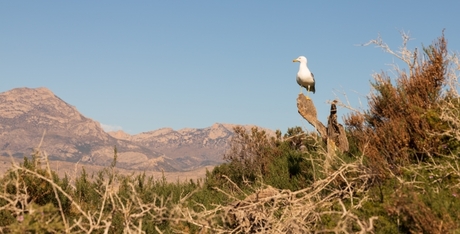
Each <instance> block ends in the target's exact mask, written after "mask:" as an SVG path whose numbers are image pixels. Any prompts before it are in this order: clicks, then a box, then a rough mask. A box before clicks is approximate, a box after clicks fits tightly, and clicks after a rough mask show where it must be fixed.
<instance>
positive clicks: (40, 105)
mask: <svg viewBox="0 0 460 234" xmlns="http://www.w3.org/2000/svg"><path fill="white" fill-rule="evenodd" d="M42 136H44V137H43V142H42V144H41V145H40V149H41V150H43V151H45V152H46V153H47V155H48V157H49V158H50V159H54V160H64V161H72V162H77V161H80V162H83V163H90V164H95V165H108V164H109V163H110V162H111V161H112V160H113V155H114V153H113V148H114V146H116V147H117V150H118V159H117V161H118V165H119V166H120V167H126V168H132V169H151V170H165V171H171V170H176V167H175V166H174V164H175V162H174V161H173V160H170V159H168V158H166V157H164V156H162V155H163V154H162V153H159V152H155V151H153V150H150V149H148V148H145V147H142V146H140V145H137V144H134V143H131V142H128V141H122V140H118V139H116V138H113V137H112V136H110V135H109V134H107V133H106V132H104V130H103V129H102V128H101V126H100V124H99V123H98V122H96V121H94V120H92V119H89V118H86V117H84V116H83V115H81V114H80V113H79V112H78V110H77V109H76V108H75V107H74V106H71V105H69V104H68V103H66V102H64V101H63V100H62V99H60V98H59V97H57V96H56V95H54V94H53V93H52V92H51V91H50V90H48V89H47V88H37V89H30V88H17V89H13V90H10V91H7V92H4V93H0V154H2V155H10V154H11V155H13V156H16V157H23V156H24V155H30V154H31V153H32V152H33V150H34V148H35V147H38V146H39V144H40V141H41V139H42Z"/></svg>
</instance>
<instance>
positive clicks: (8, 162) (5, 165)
mask: <svg viewBox="0 0 460 234" xmlns="http://www.w3.org/2000/svg"><path fill="white" fill-rule="evenodd" d="M12 160H14V161H15V163H18V164H19V163H21V162H22V159H19V158H11V157H6V156H0V176H3V175H4V174H5V172H6V171H7V170H8V169H10V168H11V166H12ZM50 167H51V170H54V171H55V172H57V173H58V175H59V177H61V178H62V177H63V176H64V175H65V174H66V173H67V175H68V176H69V178H70V179H71V181H73V180H74V179H75V178H76V177H77V176H78V175H80V173H81V170H82V168H85V170H86V172H87V173H88V174H89V175H91V174H93V173H94V174H96V173H97V172H98V171H100V170H102V169H103V168H104V167H102V166H94V165H88V164H82V163H73V162H64V161H54V160H50ZM213 168H214V167H213V166H208V167H202V168H198V169H195V170H192V171H184V172H161V171H135V170H125V169H121V168H117V169H116V170H117V171H118V172H119V173H120V174H123V175H132V174H140V173H142V172H145V174H146V176H147V177H149V176H153V178H155V179H161V178H162V177H163V173H164V176H165V178H166V180H167V181H168V182H176V181H178V180H179V181H186V180H190V179H193V180H196V179H199V178H204V177H205V175H206V169H207V170H209V171H212V169H213Z"/></svg>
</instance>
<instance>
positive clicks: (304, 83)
mask: <svg viewBox="0 0 460 234" xmlns="http://www.w3.org/2000/svg"><path fill="white" fill-rule="evenodd" d="M292 62H299V63H300V66H299V71H298V72H297V77H296V78H297V84H299V85H300V93H302V87H304V88H306V89H307V98H309V97H308V93H309V92H313V93H315V76H314V75H313V73H311V71H310V69H308V67H307V58H305V56H299V57H298V58H296V59H294V60H292Z"/></svg>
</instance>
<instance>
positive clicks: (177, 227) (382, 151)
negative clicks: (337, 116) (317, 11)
mask: <svg viewBox="0 0 460 234" xmlns="http://www.w3.org/2000/svg"><path fill="white" fill-rule="evenodd" d="M403 39H404V40H403V42H404V44H403V45H404V46H403V47H402V48H401V50H400V51H399V52H394V51H392V50H390V49H389V48H388V46H386V44H384V43H383V42H382V41H381V40H380V39H377V40H374V41H371V44H375V45H377V46H379V47H381V48H383V49H384V50H385V51H386V52H388V53H391V54H393V55H394V56H396V57H397V58H399V59H401V60H402V61H403V62H405V63H406V64H407V65H408V71H404V70H400V69H399V68H397V67H396V66H395V74H396V75H397V77H394V78H391V77H390V76H389V75H388V74H386V73H380V74H376V75H375V76H374V81H372V82H371V87H372V88H373V90H372V93H371V95H370V96H369V98H368V106H369V108H368V110H366V111H364V112H362V113H361V112H354V113H352V114H350V115H348V116H347V117H346V118H345V124H346V130H347V133H348V140H349V142H350V151H349V152H346V153H340V152H335V153H334V152H327V147H326V145H325V143H324V142H323V139H321V137H319V136H318V135H316V134H315V133H311V132H305V131H304V130H303V129H302V128H300V127H293V128H289V129H288V130H287V132H286V133H285V134H282V133H281V132H280V131H277V132H276V134H275V135H274V136H271V135H269V134H267V133H266V132H264V131H263V130H259V129H257V128H253V129H251V130H250V131H247V130H245V129H244V128H242V127H237V128H235V129H234V130H235V136H234V137H233V139H232V141H231V143H230V145H231V147H230V149H229V150H228V152H227V153H226V154H225V155H224V158H225V159H226V160H227V163H224V164H222V165H220V166H217V167H215V168H214V169H213V170H212V171H208V172H207V174H206V176H205V178H203V179H200V180H197V181H192V180H191V181H177V182H174V183H171V182H167V181H166V179H165V178H153V177H146V176H145V174H132V175H130V176H123V175H121V174H119V173H117V169H116V161H117V152H116V149H115V151H114V160H113V163H112V164H111V165H110V166H109V167H108V168H106V169H104V170H102V171H100V172H98V173H96V174H88V173H87V172H86V171H85V170H83V171H82V172H81V173H80V174H79V175H76V176H74V177H72V178H70V177H69V176H65V177H64V178H59V177H58V176H57V174H56V173H55V172H53V171H52V170H51V169H50V167H49V165H48V161H47V157H46V153H45V152H42V151H36V152H35V153H34V154H33V155H32V158H31V159H28V158H25V159H24V163H23V164H20V165H17V164H13V165H12V166H11V169H10V170H9V171H8V172H7V173H6V174H5V175H3V176H2V177H1V179H0V232H2V233H456V232H460V166H459V164H458V161H459V160H458V159H459V156H458V152H459V151H458V149H459V146H460V144H459V142H460V130H459V129H460V120H459V116H460V111H459V110H460V108H459V105H460V102H459V95H458V92H457V85H458V82H457V77H458V70H459V69H460V63H458V59H457V57H456V55H455V54H449V53H448V50H447V42H446V40H445V38H444V36H442V37H440V38H439V39H438V40H436V41H435V42H434V43H433V44H432V45H430V46H428V47H424V48H423V50H422V51H423V53H420V52H419V51H418V50H415V51H409V50H407V49H406V47H405V46H406V42H407V41H408V37H407V36H406V35H405V34H403ZM326 159H327V160H328V165H327V166H326V165H325V161H326Z"/></svg>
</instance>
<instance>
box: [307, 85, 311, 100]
mask: <svg viewBox="0 0 460 234" xmlns="http://www.w3.org/2000/svg"><path fill="white" fill-rule="evenodd" d="M306 89H307V96H306V98H307V99H310V97H309V96H308V95H309V94H310V85H309V86H308V87H307V88H306Z"/></svg>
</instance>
